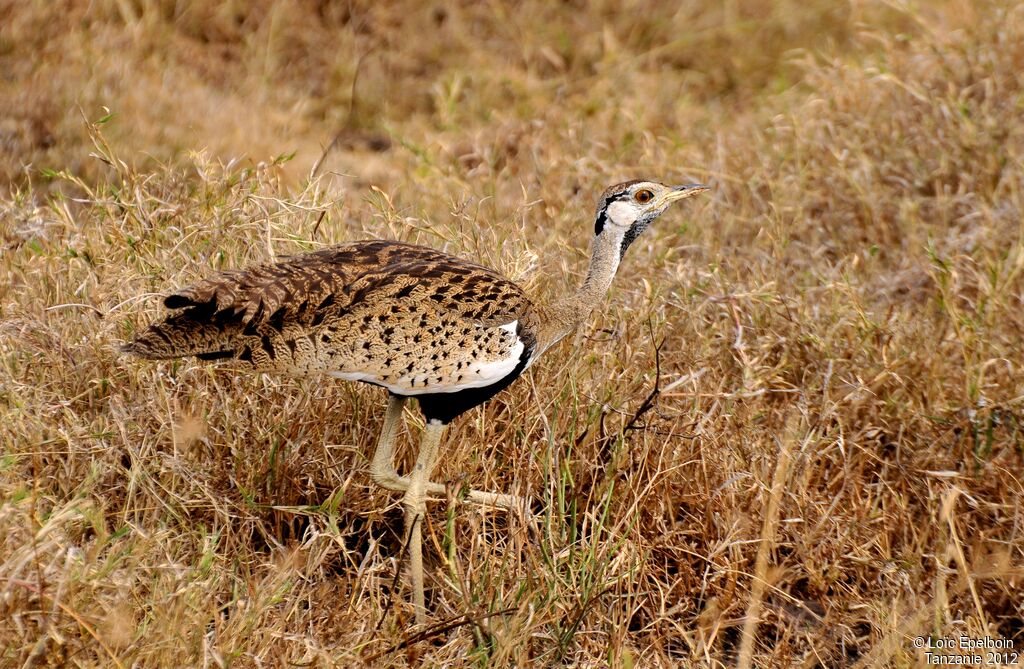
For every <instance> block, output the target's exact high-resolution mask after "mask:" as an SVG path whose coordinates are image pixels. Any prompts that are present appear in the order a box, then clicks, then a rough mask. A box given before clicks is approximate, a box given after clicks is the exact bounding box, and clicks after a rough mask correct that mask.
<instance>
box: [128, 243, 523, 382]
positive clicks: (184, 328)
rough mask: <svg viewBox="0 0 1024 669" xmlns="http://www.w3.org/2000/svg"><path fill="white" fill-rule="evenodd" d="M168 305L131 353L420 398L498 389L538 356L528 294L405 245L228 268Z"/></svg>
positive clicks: (488, 273)
mask: <svg viewBox="0 0 1024 669" xmlns="http://www.w3.org/2000/svg"><path fill="white" fill-rule="evenodd" d="M164 304H165V306H167V307H168V308H170V309H172V310H173V312H172V313H171V314H170V315H169V316H167V317H166V318H164V319H163V320H162V321H160V322H158V323H156V324H154V325H152V326H150V328H149V329H147V330H146V331H144V332H143V333H141V334H140V335H139V336H138V337H136V339H135V340H134V341H132V342H131V343H129V344H128V345H127V346H126V347H125V350H126V351H128V352H131V353H135V354H137V355H141V356H143V357H149V358H175V357H182V356H189V355H195V356H197V357H200V358H203V359H217V358H231V359H235V360H238V361H241V362H243V363H247V364H249V365H251V366H252V367H254V368H256V369H259V370H271V369H277V370H283V371H291V372H296V373H308V372H313V371H322V372H327V373H330V374H333V375H335V376H339V377H341V378H347V379H353V380H361V381H368V382H371V383H376V384H378V385H382V386H385V387H387V388H389V389H391V390H392V391H393V392H399V393H403V394H418V393H422V392H425V391H426V389H428V388H429V389H430V390H431V392H454V391H456V390H459V389H462V388H465V387H480V386H482V385H487V384H488V383H490V382H493V381H494V380H496V379H500V378H501V377H502V376H503V375H505V374H507V373H508V371H511V369H512V367H514V366H515V364H516V362H518V359H519V357H520V356H521V354H522V352H523V350H525V349H526V348H528V347H529V348H531V349H532V340H531V336H532V335H531V334H529V333H526V332H523V330H522V328H521V324H520V320H521V318H522V317H523V316H524V315H525V314H527V313H528V312H529V310H530V307H531V305H530V301H529V299H528V298H527V297H526V295H525V294H524V293H523V291H522V289H521V288H519V286H517V285H516V284H514V283H512V282H511V281H509V280H508V279H506V278H504V277H502V276H501V275H499V274H497V273H496V272H494V271H493V270H490V269H488V268H486V267H483V266H480V265H476V264H474V263H470V262H467V261H465V260H462V259H460V258H456V257H454V256H450V255H448V254H445V253H441V252H440V251H436V250H434V249H430V248H426V247H422V246H413V245H410V244H403V243H398V242H388V241H369V242H355V243H352V244H345V245H342V246H337V247H332V248H329V249H324V250H322V251H317V252H314V253H308V254H304V255H300V256H294V257H290V258H285V259H283V260H282V261H280V262H277V263H271V264H264V265H258V266H256V267H253V268H250V269H246V270H240V271H230V272H224V273H222V274H219V275H217V276H214V277H211V278H210V279H207V280H205V281H202V282H200V283H198V284H196V285H194V286H191V287H189V288H185V289H183V290H180V291H177V292H175V293H174V294H172V295H170V296H168V297H167V298H166V299H165V300H164ZM510 365H511V367H510ZM506 367H508V370H506V369H505V368H506Z"/></svg>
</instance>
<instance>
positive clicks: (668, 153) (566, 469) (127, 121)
mask: <svg viewBox="0 0 1024 669" xmlns="http://www.w3.org/2000/svg"><path fill="white" fill-rule="evenodd" d="M1022 72H1024V9H1022V7H1021V6H1020V5H1017V4H1014V3H1009V2H967V1H957V0H948V1H940V2H934V3H911V2H899V1H890V2H874V1H858V2H847V3H835V2H824V1H820V0H805V1H803V2H799V3H798V2H791V1H785V2H763V1H761V0H748V1H741V0H733V1H732V2H724V3H721V4H717V5H716V4H714V3H696V2H681V3H677V4H671V3H661V2H643V1H639V2H625V3H612V2H593V3H588V2H571V1H567V2H557V3H548V2H535V1H532V0H526V1H524V2H520V3H506V2H481V3H475V2H463V3H371V2H328V1H326V0H325V1H321V2H313V1H300V2H281V1H278V0H256V1H254V2H240V1H239V2H230V1H229V2H223V3H202V2H194V1H192V0H177V1H176V2H170V1H166V2H159V1H151V2H147V1H141V0H139V1H133V0H96V1H93V2H84V1H83V2H77V1H66V2H42V1H34V0H29V1H26V2H14V1H13V0H3V1H0V182H2V186H3V188H2V194H0V249H2V251H0V411H2V414H0V443H2V444H3V453H2V454H0V499H2V503H0V619H2V620H3V621H4V622H3V624H0V658H2V661H0V664H2V665H4V666H43V665H46V664H51V665H57V666H60V665H68V666H154V667H157V666H158V667H178V666H222V667H226V666H234V667H250V666H251V667H258V666H287V665H292V666H340V667H348V666H355V665H363V664H367V665H371V666H406V665H408V666H420V665H425V666H442V665H443V666H462V665H475V666H495V667H500V666H535V665H539V666H581V667H604V666H614V667H633V666H636V667H647V666H651V667H655V666H666V667H669V666H735V665H736V664H737V663H739V664H740V665H741V666H749V665H750V664H752V665H754V666H764V667H787V666H806V667H817V666H821V667H836V666H838V667H845V666H897V667H904V666H918V665H920V664H923V663H924V661H925V659H924V655H923V654H922V652H921V651H919V650H915V648H914V647H913V644H912V639H913V638H914V637H916V636H922V635H925V636H927V635H935V636H959V635H960V634H968V635H974V636H984V635H990V636H993V637H1003V638H1008V639H1012V640H1014V641H1015V643H1016V646H1017V648H1018V649H1019V648H1021V647H1022V646H1024V604H1022V602H1024V597H1022V596H1021V584H1022V578H1024V541H1022V536H1021V533H1022V531H1024V529H1022V528H1024V522H1022V520H1024V514H1022V511H1021V500H1022V495H1021V492H1022V484H1021V470H1022V458H1024V446H1022V441H1021V427H1022V422H1021V421H1022V418H1024V416H1022V409H1021V399H1022V397H1024V378H1022V374H1021V367H1022V364H1024V359H1022V355H1021V351H1020V348H1021V347H1020V342H1021V337H1022V334H1024V323H1022V320H1021V313H1022V310H1021V302H1022V295H1024V293H1022V288H1024V280H1022V277H1021V270H1022V268H1024V245H1022V242H1024V238H1022V232H1024V228H1022V225H1021V215H1022V208H1024V190H1022V186H1024V179H1022V167H1024V126H1022V124H1021V123H1020V118H1021V116H1022V112H1024V75H1022V74H1021V73H1022ZM332 142H333V144H332ZM328 144H332V146H333V149H332V150H331V151H330V153H329V154H328V155H327V157H326V159H325V160H324V162H323V164H322V165H321V169H320V172H319V175H318V177H317V178H310V174H311V170H312V168H313V166H314V165H315V164H316V163H317V161H318V159H319V158H320V156H321V153H322V150H323V149H324V148H325V147H326V146H327V145H328ZM634 177H646V178H654V179H658V180H661V181H665V182H678V181H682V180H686V181H690V180H700V181H705V182H708V183H709V184H711V185H712V186H713V191H712V193H711V194H710V195H709V196H705V197H704V198H703V200H701V201H690V202H688V203H687V204H686V206H683V207H679V208H678V209H677V210H673V211H672V212H670V213H669V214H667V215H666V216H665V217H663V218H662V219H661V220H659V221H658V223H657V225H656V226H655V227H654V228H652V230H651V231H650V232H649V233H648V234H646V235H645V236H644V237H643V238H642V239H640V240H639V241H638V242H637V243H636V244H635V245H634V247H633V248H632V249H631V250H630V253H629V255H628V256H627V258H626V260H625V263H624V265H623V267H622V269H621V270H620V276H619V277H618V279H617V280H616V284H615V286H614V287H613V289H612V291H611V294H610V296H609V298H608V300H607V301H606V303H605V304H603V305H601V308H600V309H599V311H598V313H597V314H596V315H595V317H594V319H593V322H592V324H590V325H589V326H588V327H586V328H585V329H584V330H582V331H581V332H580V333H579V335H578V336H577V337H576V338H575V340H574V341H572V342H570V343H567V344H563V345H562V346H561V347H559V348H558V349H557V350H554V351H552V352H550V353H549V354H548V356H547V357H546V358H545V359H544V360H542V361H541V363H539V364H538V365H536V366H535V367H534V368H533V369H531V371H530V372H529V373H528V374H527V375H526V376H525V377H524V378H523V379H521V380H520V381H518V382H517V383H516V384H515V385H514V386H513V387H512V388H511V389H510V390H509V391H507V392H505V393H503V394H502V395H500V396H499V397H498V398H496V399H495V400H493V401H492V402H491V403H489V404H488V405H486V406H485V407H484V408H482V409H479V410H474V411H473V412H471V413H470V414H468V415H467V416H465V417H463V419H461V420H460V421H459V422H458V423H457V424H456V425H454V426H453V429H452V430H451V431H450V433H449V434H450V438H449V440H448V442H447V444H446V449H447V450H446V456H445V458H444V461H443V463H442V466H441V467H440V468H439V471H438V475H437V478H438V480H442V481H449V482H452V483H453V484H454V486H453V490H456V489H457V488H458V486H459V485H462V484H467V483H471V484H472V485H473V487H478V488H484V489H502V490H512V491H518V492H520V493H522V494H529V495H531V496H532V497H533V498H534V499H536V500H539V501H540V502H541V503H543V506H544V511H543V513H542V514H541V516H540V518H539V519H538V520H537V521H536V523H534V524H530V523H527V522H525V521H523V520H522V519H517V518H514V517H509V516H508V515H507V514H502V513H496V512H493V511H483V510H480V509H476V508H472V507H465V506H462V505H459V504H456V503H454V502H452V503H449V504H445V503H439V504H434V505H432V507H431V511H430V514H429V518H428V524H427V526H426V528H425V537H426V541H427V548H426V553H427V567H428V587H429V589H430V592H429V593H428V605H429V606H430V608H431V610H432V611H433V612H434V617H435V619H436V620H437V621H445V620H448V619H451V620H454V621H455V622H457V623H460V624H458V625H456V626H454V627H453V628H452V629H443V630H439V631H435V633H432V634H427V635H422V636H418V637H417V636H412V634H411V632H410V629H409V624H410V620H411V615H410V614H411V611H410V610H409V607H408V606H407V604H406V603H405V597H404V593H403V592H401V591H400V590H399V591H395V590H394V587H393V586H394V574H395V569H396V559H397V555H398V553H399V551H400V546H399V543H400V542H399V539H398V534H399V532H400V525H401V523H400V521H401V510H400V508H399V507H398V506H397V500H396V499H395V498H394V496H392V495H390V494H386V493H384V492H382V491H379V490H377V489H376V488H374V487H373V486H372V485H371V484H370V481H369V476H368V472H367V470H368V462H367V458H368V457H369V454H370V453H371V452H372V448H373V444H374V441H375V438H376V430H377V429H378V427H379V422H380V418H381V415H382V409H383V397H382V395H381V391H379V390H378V389H374V388H370V387H362V386H355V385H351V384H345V383H340V382H329V383H324V382H323V381H322V380H319V379H291V378H278V377H269V376H259V377H256V376H246V375H239V374H235V373H233V372H231V371H230V370H223V369H218V368H215V367H210V366H205V365H199V364H196V363H194V362H191V361H184V362H178V363H169V364H159V365H155V364H148V363H141V362H137V361H132V360H127V359H125V358H123V357H121V356H119V355H118V353H117V350H116V347H117V345H118V343H119V342H120V341H122V340H123V339H125V338H126V337H128V336H130V334H131V333H132V332H133V331H134V330H135V329H136V328H137V327H140V326H141V325H143V324H144V323H145V322H146V321H148V320H149V319H150V318H152V317H154V316H155V315H157V314H158V313H159V310H160V309H159V306H158V300H157V299H156V297H155V295H153V294H155V293H159V292H160V291H164V290H167V289H168V288H170V287H173V286H180V285H184V284H186V283H188V282H191V281H194V280H196V279H197V278H199V277H201V276H204V275H207V274H209V273H210V272H212V271H214V270H217V269H222V268H230V267H239V266H242V265H244V264H246V263H249V262H253V261H257V260H264V259H267V258H268V257H274V256H276V255H281V254H288V253H293V252H297V251H301V250H307V249H311V248H316V247H319V246H321V245H323V244H329V243H335V242H340V241H345V240H353V239H360V238H365V237H388V238H396V239H405V240H409V241H415V242H419V243H424V244H429V245H431V246H435V247H437V248H443V249H446V250H448V251H450V252H453V253H456V254H458V255H461V256H463V257H466V258H469V259H472V260H476V261H480V262H484V263H486V264H490V265H492V266H494V267H497V268H499V269H501V270H503V271H505V272H506V273H508V274H509V275H510V276H512V277H513V278H515V279H517V280H519V281H521V282H523V283H524V284H526V285H527V286H529V287H530V288H531V290H532V291H533V292H534V293H535V294H536V295H538V299H541V300H544V299H550V298H551V297H552V296H556V295H558V294H560V293H562V292H564V291H566V290H569V289H571V288H572V287H574V286H575V285H576V284H577V283H578V281H579V280H580V278H581V275H582V272H583V271H584V270H585V265H586V251H587V244H588V241H589V238H590V235H591V233H592V221H591V217H592V213H593V209H594V205H595V200H596V197H597V194H598V193H599V192H600V191H601V190H602V189H603V188H604V187H605V186H607V185H609V184H610V183H613V182H615V181H618V180H621V179H625V178H634ZM655 388H657V389H658V390H659V393H658V394H657V395H656V402H655V404H654V407H653V408H652V409H650V410H648V411H644V412H642V415H639V416H637V413H638V411H640V410H641V409H642V408H643V407H644V403H645V399H646V398H648V396H650V395H651V393H652V391H653V390H654V389H655ZM406 419H407V423H408V424H409V425H410V430H409V431H408V432H409V434H407V435H406V436H405V441H406V444H410V443H411V441H412V440H413V439H414V438H415V432H416V430H415V428H416V426H417V424H418V421H420V418H419V415H418V413H416V412H414V411H413V412H409V413H408V414H407V416H406ZM407 452H408V449H407ZM497 612H504V613H501V614H500V615H496V613H497ZM745 638H747V639H749V641H747V642H746V643H747V646H745V645H744V639H745Z"/></svg>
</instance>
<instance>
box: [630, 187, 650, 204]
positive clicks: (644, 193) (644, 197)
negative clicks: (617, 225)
mask: <svg viewBox="0 0 1024 669" xmlns="http://www.w3.org/2000/svg"><path fill="white" fill-rule="evenodd" d="M633 199H634V200H636V201H637V202H639V203H640V204H647V203H648V202H650V201H651V200H653V199H654V193H652V192H651V191H649V190H647V189H644V190H639V191H637V192H636V195H634V196H633Z"/></svg>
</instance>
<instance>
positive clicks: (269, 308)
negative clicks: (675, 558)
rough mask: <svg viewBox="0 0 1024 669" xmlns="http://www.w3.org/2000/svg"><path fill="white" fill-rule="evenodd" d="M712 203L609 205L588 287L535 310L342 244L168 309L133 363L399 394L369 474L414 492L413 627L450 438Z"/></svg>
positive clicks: (422, 607) (459, 273) (636, 193)
mask: <svg viewBox="0 0 1024 669" xmlns="http://www.w3.org/2000/svg"><path fill="white" fill-rule="evenodd" d="M703 190H706V188H705V187H704V186H701V185H699V184H690V185H687V186H676V187H668V186H665V185H663V184H659V183H656V182H649V181H628V182H625V183H622V184H617V185H615V186H612V187H611V188H609V189H608V190H606V191H605V192H604V193H603V194H602V195H601V199H600V201H599V204H598V209H597V216H596V218H595V222H594V223H595V224H594V241H593V245H592V247H591V257H590V267H589V268H588V270H587V277H586V279H585V280H584V281H583V284H582V285H581V286H580V287H579V289H578V290H577V291H575V292H574V293H572V294H569V295H566V296H565V297H563V298H562V299H559V300H556V301H555V302H554V304H552V305H550V306H546V307H535V306H534V305H533V304H531V302H530V300H529V299H528V298H527V296H526V295H525V294H524V293H523V291H522V290H521V289H520V288H519V287H518V286H517V285H515V284H514V283H512V282H510V281H508V280H507V279H505V278H504V277H502V276H501V275H499V274H497V273H496V272H494V271H493V270H491V269H488V268H486V267H482V266H480V265H476V264H474V263H470V262H467V261H465V260H462V259H460V258H456V257H454V256H450V255H448V254H445V253H441V252H440V251H435V250H434V249H430V248H426V247H422V246H413V245H410V244H403V243H399V242H389V241H379V240H378V241H365V242H354V243H351V244H344V245H341V246H336V247H333V248H329V249H324V250H322V251H317V252H315V253H308V254H305V255H300V256H294V257H291V258H285V259H284V260H281V261H280V262H276V263H268V264H264V265H258V266H256V267H252V268H249V269H246V270H241V271H233V272H225V273H222V274H220V275H217V276H214V277H212V278H210V279H207V280H206V281H202V282H200V283H198V284H196V285H194V286H192V287H190V288H185V289H184V290H180V291H178V292H176V293H174V294H172V295H170V296H168V297H167V298H166V299H165V300H164V305H165V306H166V307H167V308H168V309H170V310H171V313H170V314H169V315H168V316H166V317H165V318H164V319H163V320H161V321H159V322H157V323H155V324H153V325H151V326H150V327H149V328H148V329H146V330H145V331H143V332H142V333H140V334H139V335H138V336H137V337H136V338H135V339H134V340H133V341H132V342H130V343H128V344H126V345H125V346H124V348H123V350H124V351H126V352H129V353H133V354H135V355H139V356H141V357H145V358H156V359H159V358H179V357H184V356H196V357H199V358H201V359H206V360H226V361H230V362H231V363H233V364H236V365H242V366H248V367H250V368H252V369H254V370H257V371H272V370H273V371H285V372H291V373H296V374H312V373H326V374H330V375H333V376H337V377H339V378H342V379H348V380H354V381H366V382H369V383H374V384H376V385H380V386H384V387H385V388H387V389H388V390H389V391H390V393H391V394H390V397H389V400H388V409H387V411H386V412H385V416H384V423H383V426H382V427H381V432H380V439H379V441H378V442H377V448H376V450H375V451H374V455H373V458H372V460H371V462H370V475H371V477H372V478H373V480H374V482H375V483H376V484H377V485H379V486H381V487H383V488H386V489H388V490H393V491H396V492H404V498H403V505H404V506H405V510H406V515H405V537H404V539H403V545H406V546H408V550H409V571H410V577H411V581H412V590H413V608H414V610H415V613H416V621H417V622H418V623H422V622H424V620H425V617H426V604H425V602H426V599H425V595H424V580H423V559H422V523H421V522H419V521H418V519H419V518H422V515H423V513H424V512H425V509H426V496H427V495H428V494H429V495H442V494H449V491H448V490H447V489H446V488H445V486H443V485H440V484H438V483H435V482H433V481H430V475H431V472H432V471H433V468H434V465H435V464H436V462H437V457H438V448H439V445H440V440H441V435H442V433H443V432H444V430H445V426H446V425H447V424H448V423H449V422H451V420H452V419H454V418H455V417H456V416H458V415H459V414H461V413H463V412H465V411H466V410H468V409H470V408H472V407H474V406H477V405H479V404H481V403H483V402H485V401H487V400H488V399H490V398H491V397H492V396H494V395H495V394H496V393H498V392H500V391H501V390H503V389H504V388H505V387H507V386H508V385H509V384H510V383H512V382H513V381H514V380H515V379H516V378H517V377H518V376H519V375H520V374H522V373H523V370H525V369H526V368H527V367H528V366H529V365H530V363H532V362H533V361H534V360H535V359H536V358H537V357H538V356H539V355H540V354H541V353H543V352H544V351H545V350H547V349H548V348H549V347H551V346H552V345H553V344H554V343H555V342H557V341H559V340H560V339H562V338H563V337H565V336H566V335H567V334H569V333H570V332H572V330H573V329H574V328H576V327H577V326H578V325H579V323H580V322H582V320H583V319H584V318H585V317H586V316H587V315H588V314H589V313H590V312H591V311H593V309H594V307H595V306H596V305H597V304H598V302H599V301H600V300H601V298H602V296H603V295H604V294H605V292H607V290H608V288H609V286H610V285H611V282H612V279H613V278H614V276H615V272H616V270H617V269H618V266H619V263H620V261H621V260H622V258H623V255H624V254H625V252H626V249H627V248H628V247H629V245H630V244H631V243H632V242H633V241H634V240H635V239H636V238H637V236H638V235H640V233H642V232H643V231H644V230H645V229H646V228H647V226H648V225H649V224H650V223H651V221H653V220H654V219H655V218H657V217H658V216H660V215H661V214H662V213H663V212H664V211H665V210H666V209H667V208H668V206H669V205H670V204H671V203H672V202H673V201H676V200H680V199H684V198H686V197H690V196H692V195H694V194H696V193H699V192H701V191H703ZM409 396H414V397H416V398H417V399H418V400H419V405H420V409H421V410H422V412H423V414H424V417H425V418H426V423H425V425H424V428H423V436H422V439H421V443H420V450H419V453H418V454H417V457H416V463H415V465H413V468H412V470H411V471H410V473H409V475H408V476H400V475H399V474H398V472H397V470H396V469H395V466H394V450H395V435H396V434H397V428H398V425H399V424H400V422H401V417H402V410H403V405H404V403H405V402H406V400H407V398H408V397H409ZM468 498H469V499H470V500H473V501H476V502H479V503H483V504H491V505H498V506H504V507H509V508H511V507H518V508H522V509H524V511H525V509H526V508H527V506H528V505H527V504H526V503H525V501H524V500H523V499H522V498H518V497H515V496H512V495H504V494H496V493H489V492H483V491H479V490H469V491H468Z"/></svg>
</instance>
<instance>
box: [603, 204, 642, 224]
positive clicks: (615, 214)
mask: <svg viewBox="0 0 1024 669" xmlns="http://www.w3.org/2000/svg"><path fill="white" fill-rule="evenodd" d="M637 214H638V212H637V210H636V207H635V206H634V205H633V204H632V203H630V202H626V201H624V200H616V201H615V202H612V203H611V204H610V205H608V209H606V210H605V216H606V217H607V219H608V220H609V221H611V222H612V223H614V224H615V225H618V226H621V227H623V228H628V227H629V226H631V225H633V222H634V221H636V219H637Z"/></svg>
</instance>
